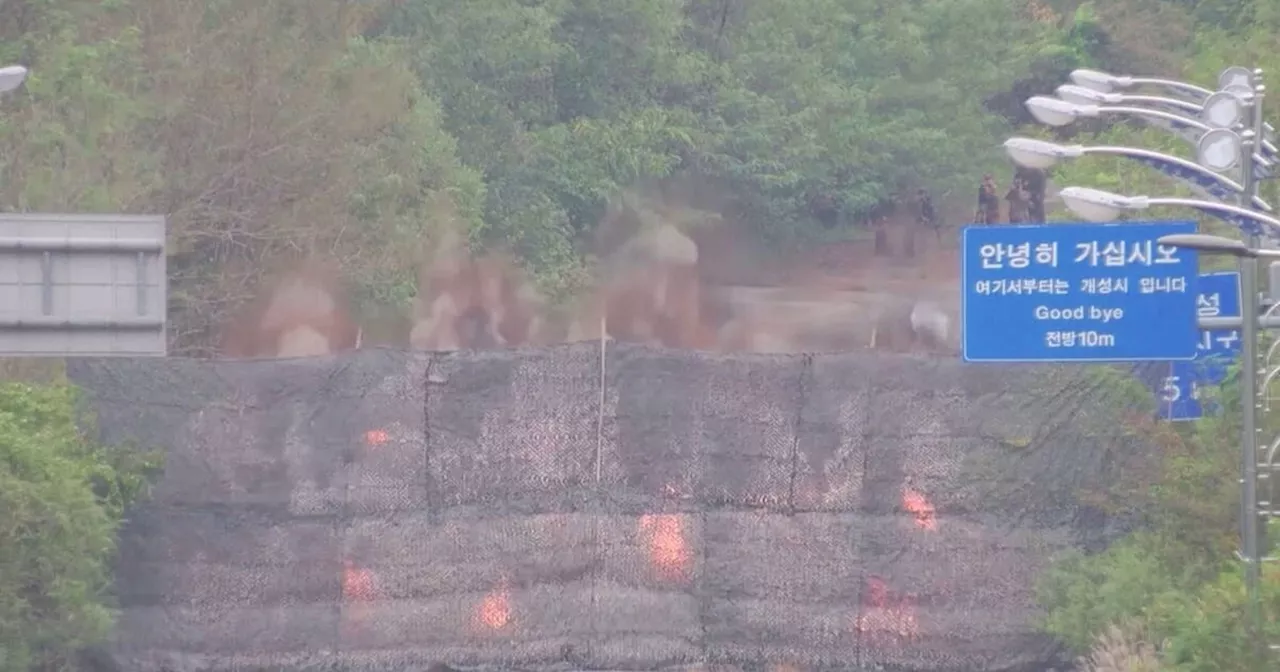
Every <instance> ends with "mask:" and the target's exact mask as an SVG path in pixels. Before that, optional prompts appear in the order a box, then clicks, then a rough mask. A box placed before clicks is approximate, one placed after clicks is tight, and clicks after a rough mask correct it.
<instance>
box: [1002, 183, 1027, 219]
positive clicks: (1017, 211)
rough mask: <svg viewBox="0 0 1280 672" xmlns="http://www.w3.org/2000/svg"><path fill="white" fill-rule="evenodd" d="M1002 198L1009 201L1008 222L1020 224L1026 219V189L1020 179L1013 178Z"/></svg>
mask: <svg viewBox="0 0 1280 672" xmlns="http://www.w3.org/2000/svg"><path fill="white" fill-rule="evenodd" d="M1004 199H1005V200H1006V201H1009V223H1010V224H1020V223H1022V222H1025V221H1027V205H1028V200H1029V199H1028V198H1027V190H1026V188H1025V187H1024V186H1023V185H1022V180H1020V179H1018V178H1016V177H1015V178H1013V184H1011V185H1009V192H1008V193H1006V194H1005V195H1004Z"/></svg>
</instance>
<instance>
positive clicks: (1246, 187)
mask: <svg viewBox="0 0 1280 672" xmlns="http://www.w3.org/2000/svg"><path fill="white" fill-rule="evenodd" d="M1262 74H1263V72H1262V71H1261V70H1258V69H1254V70H1246V69H1244V68H1239V67H1233V68H1228V69H1227V70H1226V71H1224V72H1223V73H1222V74H1221V75H1220V76H1219V85H1220V86H1221V87H1222V88H1223V89H1224V90H1225V91H1227V92H1228V93H1230V94H1232V95H1233V96H1234V97H1238V98H1239V101H1240V103H1241V105H1242V106H1243V109H1242V110H1241V111H1242V112H1243V115H1242V116H1243V119H1241V120H1240V121H1241V123H1240V126H1242V127H1243V129H1242V132H1241V133H1240V134H1239V143H1240V149H1241V152H1240V155H1241V159H1242V160H1241V161H1240V163H1241V164H1242V167H1241V179H1240V187H1241V189H1240V190H1239V191H1238V192H1237V193H1236V199H1235V200H1236V203H1237V206H1236V207H1235V208H1227V207H1226V206H1224V205H1223V204H1218V203H1212V202H1207V201H1190V200H1187V199H1146V198H1139V199H1132V198H1126V197H1123V196H1118V195H1115V194H1107V193H1105V192H1098V191H1096V190H1089V189H1080V188H1073V187H1068V188H1066V189H1063V190H1062V192H1061V196H1062V198H1063V201H1064V202H1066V204H1067V205H1068V207H1071V208H1072V209H1073V210H1075V211H1076V212H1077V213H1078V214H1081V215H1082V216H1084V217H1086V218H1087V219H1095V220H1096V221H1109V220H1111V219H1115V217H1117V216H1118V214H1119V212H1120V211H1122V210H1133V209H1143V208H1146V207H1149V206H1150V205H1161V204H1169V205H1173V204H1185V205H1189V206H1191V207H1196V208H1197V209H1200V210H1202V211H1204V212H1208V213H1210V214H1215V215H1216V216H1219V217H1223V218H1224V219H1227V220H1228V221H1233V222H1236V223H1239V222H1242V221H1247V220H1251V221H1252V224H1253V225H1252V226H1249V227H1247V228H1246V236H1247V239H1248V243H1247V244H1246V243H1242V242H1239V241H1231V240H1230V239H1222V238H1218V239H1217V240H1216V241H1213V240H1210V239H1212V238H1216V237H1213V236H1208V237H1206V236H1194V235H1193V236H1185V237H1180V236H1172V237H1167V238H1170V239H1171V240H1169V241H1168V242H1169V244H1180V245H1181V246H1184V247H1191V248H1196V249H1203V250H1205V251H1210V252H1215V253H1218V254H1224V253H1225V254H1233V255H1235V256H1236V257H1237V258H1239V260H1240V285H1241V287H1240V290H1241V318H1240V323H1239V328H1240V330H1241V346H1242V349H1243V353H1242V361H1241V367H1240V368H1241V371H1240V379H1241V380H1240V384H1241V407H1242V408H1241V415H1242V418H1241V421H1242V422H1241V424H1242V427H1241V444H1242V445H1241V456H1240V457H1241V459H1240V485H1241V497H1240V536H1241V552H1240V553H1239V554H1238V555H1239V556H1240V560H1241V561H1243V562H1244V565H1245V567H1244V570H1245V571H1244V575H1245V576H1244V578H1245V586H1246V592H1247V597H1248V601H1249V627H1250V630H1251V634H1252V635H1253V638H1252V639H1253V641H1254V643H1255V644H1257V645H1259V646H1261V644H1262V638H1261V636H1260V635H1261V601H1260V595H1259V593H1260V583H1261V563H1262V561H1263V558H1262V551H1261V549H1262V539H1261V537H1262V536H1263V535H1262V532H1263V530H1262V523H1263V520H1262V516H1261V515H1260V511H1259V502H1258V497H1257V494H1258V470H1259V460H1260V459H1267V458H1266V457H1264V456H1263V455H1261V454H1260V451H1259V445H1260V441H1259V432H1260V431H1261V428H1260V427H1259V426H1258V409H1259V408H1260V406H1261V403H1262V393H1263V390H1261V389H1260V388H1259V385H1258V378H1259V368H1260V361H1259V353H1258V338H1259V315H1258V312H1259V305H1260V303H1261V294H1260V292H1259V282H1258V263H1257V262H1258V259H1259V258H1260V257H1275V258H1280V252H1278V253H1275V254H1271V253H1265V254H1264V252H1266V251H1263V250H1259V248H1260V246H1261V243H1262V237H1261V235H1260V231H1261V228H1262V227H1261V226H1260V225H1261V224H1263V223H1266V224H1268V225H1269V226H1270V227H1272V230H1271V233H1272V236H1271V237H1272V238H1276V237H1277V236H1276V235H1275V233H1276V229H1277V228H1280V227H1277V225H1280V221H1277V220H1276V219H1274V218H1272V217H1269V216H1267V215H1265V214H1262V213H1261V212H1259V211H1258V209H1257V207H1256V205H1255V199H1257V195H1258V183H1259V177H1260V176H1259V168H1260V167H1262V168H1267V169H1269V168H1271V167H1272V162H1271V161H1269V160H1268V158H1267V157H1266V153H1267V152H1268V150H1271V149H1272V148H1271V147H1270V146H1268V143H1266V141H1265V137H1264V133H1265V132H1266V131H1267V130H1269V128H1268V127H1267V126H1266V125H1265V124H1264V121H1263V114H1262V102H1263V98H1264V96H1265V87H1264V86H1263V84H1262ZM1072 79H1073V80H1074V81H1075V83H1076V84H1078V85H1080V86H1081V87H1086V88H1089V89H1093V90H1095V91H1099V92H1101V93H1104V94H1111V92H1112V91H1114V90H1116V89H1120V90H1127V89H1130V88H1133V87H1134V86H1138V85H1156V86H1160V87H1162V88H1164V89H1165V90H1166V91H1169V92H1171V93H1173V94H1174V95H1184V96H1187V97H1189V98H1192V99H1193V100H1195V101H1196V102H1201V101H1204V103H1205V105H1204V108H1205V110H1206V112H1207V111H1208V110H1207V108H1208V107H1209V106H1210V105H1209V103H1210V102H1221V100H1220V99H1221V96H1219V97H1218V98H1219V100H1218V101H1213V99H1214V98H1215V94H1214V92H1212V91H1209V90H1207V89H1204V88H1201V87H1198V86H1195V85H1192V84H1186V83H1183V82H1176V81H1172V80H1163V79H1139V78H1132V77H1116V76H1113V75H1108V74H1106V73H1099V72H1094V71H1077V72H1075V73H1072ZM1064 93H1066V94H1068V95H1067V96H1064V97H1070V95H1071V94H1079V97H1080V99H1088V98H1089V97H1090V96H1089V95H1088V94H1087V93H1085V92H1081V91H1076V90H1074V89H1073V88H1068V89H1067V90H1066V91H1065V92H1064ZM1099 98H1101V100H1100V101H1099V102H1105V103H1124V102H1134V103H1137V102H1149V101H1143V100H1142V99H1140V98H1138V99H1135V98H1137V97H1132V98H1131V97H1128V96H1114V95H1112V96H1107V97H1102V96H1099ZM1150 102H1154V101H1150ZM1161 102H1163V101H1161ZM1227 102H1233V101H1227ZM1027 107H1028V109H1029V110H1030V111H1031V112H1032V114H1033V115H1034V116H1035V117H1036V118H1037V119H1038V120H1039V121H1041V122H1042V123H1045V124H1049V125H1054V126H1061V125H1066V124H1068V123H1070V122H1071V121H1073V120H1074V119H1075V118H1079V117H1095V116H1099V115H1101V114H1108V113H1118V114H1132V115H1138V116H1141V117H1148V118H1152V119H1158V120H1162V121H1168V122H1173V123H1174V124H1176V125H1177V126H1178V127H1182V128H1186V127H1189V128H1190V129H1192V130H1193V131H1201V132H1202V133H1204V134H1205V136H1207V135H1208V134H1210V133H1214V132H1217V133H1224V132H1225V131H1219V130H1217V128H1221V127H1220V126H1219V127H1217V128H1215V127H1212V126H1209V125H1208V124H1206V123H1204V122H1202V121H1199V120H1193V119H1190V118H1187V117H1182V115H1180V114H1176V113H1171V112H1165V111H1159V110H1150V109H1144V108H1141V107H1132V106H1129V105H1123V104H1120V105H1115V104H1110V105H1098V104H1090V105H1076V104H1073V103H1071V102H1068V101H1063V100H1059V99H1056V98H1048V97H1035V98H1032V99H1030V100H1028V101H1027ZM1210 116H1212V115H1210ZM1205 120H1206V121H1209V119H1208V118H1206V119H1205ZM1211 123H1212V122H1211ZM1233 125H1234V124H1233ZM1227 135H1231V134H1230V133H1227ZM1204 140H1208V138H1207V137H1205V138H1204ZM1201 144H1204V142H1203V141H1202V142H1201ZM1201 162H1202V163H1203V162H1204V161H1203V159H1202V160H1201ZM1222 167H1225V166H1222ZM1090 215H1093V217H1090ZM1179 238H1181V239H1182V240H1180V241H1174V240H1172V239H1179ZM1161 240H1162V242H1165V239H1163V238H1162V239H1161ZM1218 321H1221V320H1213V322H1218ZM1209 322H1210V320H1201V327H1202V328H1214V327H1216V326H1227V325H1211V324H1210V323H1209ZM1234 326H1235V325H1231V326H1230V328H1234ZM1267 469H1268V472H1270V471H1271V465H1270V464H1269V463H1268V464H1267ZM1268 475H1269V474H1268Z"/></svg>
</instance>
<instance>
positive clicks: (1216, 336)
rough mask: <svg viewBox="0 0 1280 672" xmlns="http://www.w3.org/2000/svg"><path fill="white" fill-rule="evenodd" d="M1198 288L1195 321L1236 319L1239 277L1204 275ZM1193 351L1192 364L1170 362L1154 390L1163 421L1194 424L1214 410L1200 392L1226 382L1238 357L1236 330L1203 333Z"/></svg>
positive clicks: (1232, 274) (1223, 274)
mask: <svg viewBox="0 0 1280 672" xmlns="http://www.w3.org/2000/svg"><path fill="white" fill-rule="evenodd" d="M1199 285H1200V289H1199V291H1198V292H1197V296H1196V314H1197V316H1198V317H1239V316H1240V274H1239V273H1236V272H1225V273H1224V272H1219V273H1205V274H1202V275H1201V276H1200V281H1199ZM1196 349H1197V354H1196V359H1195V361H1190V362H1171V363H1170V366H1169V371H1168V375H1167V376H1165V377H1164V378H1163V380H1162V381H1161V382H1160V384H1159V385H1158V386H1157V388H1156V396H1157V399H1158V400H1159V402H1160V404H1159V413H1160V415H1161V417H1163V418H1165V419H1167V420H1195V419H1198V418H1201V417H1203V416H1204V415H1207V414H1209V413H1211V412H1216V411H1217V410H1218V407H1217V405H1216V404H1215V403H1213V402H1212V400H1211V399H1205V398H1202V396H1201V392H1202V390H1203V389H1204V388H1206V387H1212V386H1217V385H1221V384H1222V381H1224V380H1226V377H1227V371H1228V367H1229V366H1230V364H1231V363H1232V362H1235V361H1237V360H1238V359H1239V356H1240V351H1241V344H1240V330H1239V329H1203V330H1201V331H1200V338H1199V340H1198V341H1197V343H1196Z"/></svg>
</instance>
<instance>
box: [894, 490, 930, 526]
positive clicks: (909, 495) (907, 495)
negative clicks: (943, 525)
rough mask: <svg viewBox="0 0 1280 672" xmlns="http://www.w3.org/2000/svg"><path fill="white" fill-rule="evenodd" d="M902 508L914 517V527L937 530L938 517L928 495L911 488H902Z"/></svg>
mask: <svg viewBox="0 0 1280 672" xmlns="http://www.w3.org/2000/svg"><path fill="white" fill-rule="evenodd" d="M902 508H904V509H906V510H907V511H910V512H911V513H912V514H913V515H914V516H915V517H916V527H919V528H920V529H922V530H929V531H930V532H936V531H937V530H938V518H937V515H936V514H935V511H934V508H933V503H932V502H930V501H929V498H928V497H925V496H924V495H923V494H921V493H919V492H916V491H915V490H912V489H911V488H903V489H902Z"/></svg>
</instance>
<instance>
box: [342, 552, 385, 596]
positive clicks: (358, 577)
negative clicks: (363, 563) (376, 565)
mask: <svg viewBox="0 0 1280 672" xmlns="http://www.w3.org/2000/svg"><path fill="white" fill-rule="evenodd" d="M342 599H344V600H346V601H348V602H369V601H371V600H375V599H377V592H376V590H375V589H374V587H373V572H370V571H369V570H367V569H365V568H363V567H359V566H357V565H356V564H355V563H354V562H351V561H350V560H344V561H343V563H342Z"/></svg>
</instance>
